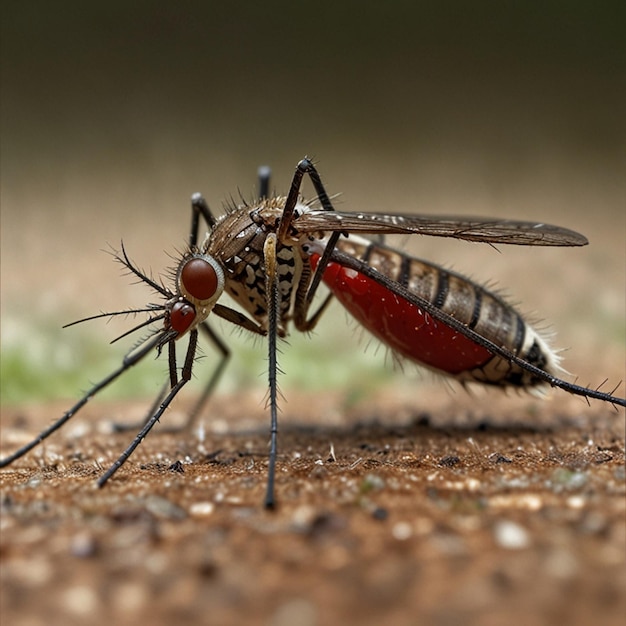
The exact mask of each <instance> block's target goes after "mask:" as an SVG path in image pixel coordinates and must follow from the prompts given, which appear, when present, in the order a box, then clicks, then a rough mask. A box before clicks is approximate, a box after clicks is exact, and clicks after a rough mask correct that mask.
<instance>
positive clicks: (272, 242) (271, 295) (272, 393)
mask: <svg viewBox="0 0 626 626" xmlns="http://www.w3.org/2000/svg"><path fill="white" fill-rule="evenodd" d="M276 245H277V241H276V235H275V234H273V233H271V234H269V235H268V236H267V239H266V240H265V244H264V246H263V256H264V258H265V274H266V277H267V297H268V302H267V305H268V306H267V309H268V331H267V333H268V352H269V404H270V456H269V464H268V474H267V492H266V495H265V508H266V509H273V508H274V507H275V505H276V501H275V498H274V482H275V476H276V456H277V454H278V379H277V373H278V363H277V360H276V348H277V346H276V341H277V340H276V338H277V336H278V308H279V294H278V280H277V270H276Z"/></svg>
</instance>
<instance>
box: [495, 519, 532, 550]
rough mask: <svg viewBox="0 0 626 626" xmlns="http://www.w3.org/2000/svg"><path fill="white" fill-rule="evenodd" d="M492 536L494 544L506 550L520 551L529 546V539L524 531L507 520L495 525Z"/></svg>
mask: <svg viewBox="0 0 626 626" xmlns="http://www.w3.org/2000/svg"><path fill="white" fill-rule="evenodd" d="M494 536H495V540H496V543H497V544H498V545H499V546H500V547H502V548H506V549H508V550H521V549H522V548H527V547H528V546H529V545H530V537H529V536H528V532H527V531H526V529H525V528H523V527H522V526H520V525H519V524H516V523H515V522H511V521H508V520H503V521H501V522H498V523H497V524H496V526H495V528H494Z"/></svg>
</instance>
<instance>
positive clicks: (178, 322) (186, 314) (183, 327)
mask: <svg viewBox="0 0 626 626" xmlns="http://www.w3.org/2000/svg"><path fill="white" fill-rule="evenodd" d="M195 319H196V310H195V309H194V308H193V306H192V305H191V304H189V303H188V302H177V303H176V304H175V305H174V306H173V307H172V311H171V313H170V326H171V327H172V328H173V329H174V330H175V331H176V332H177V333H178V334H179V335H182V334H184V333H186V332H187V331H188V330H189V327H190V326H191V325H192V324H193V321H194V320H195Z"/></svg>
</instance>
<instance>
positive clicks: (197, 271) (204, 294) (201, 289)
mask: <svg viewBox="0 0 626 626" xmlns="http://www.w3.org/2000/svg"><path fill="white" fill-rule="evenodd" d="M180 282H181V284H182V287H183V289H184V291H186V292H187V293H188V294H189V295H190V296H192V297H193V298H196V299H197V300H200V301H204V300H209V299H210V298H212V297H213V296H214V295H215V291H216V290H217V283H218V279H217V274H216V273H215V269H213V266H212V265H211V264H210V263H207V262H206V261H205V260H204V259H191V260H190V261H187V263H185V267H183V270H182V272H181V273H180Z"/></svg>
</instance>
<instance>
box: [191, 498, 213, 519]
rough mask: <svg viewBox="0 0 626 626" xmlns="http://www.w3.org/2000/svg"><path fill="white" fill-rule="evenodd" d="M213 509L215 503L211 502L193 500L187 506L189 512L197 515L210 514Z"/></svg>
mask: <svg viewBox="0 0 626 626" xmlns="http://www.w3.org/2000/svg"><path fill="white" fill-rule="evenodd" d="M213 511H215V505H214V504H213V502H194V503H193V504H192V505H191V506H190V507H189V513H191V515H195V516H198V517H205V516H207V515H211V514H212V513H213Z"/></svg>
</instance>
